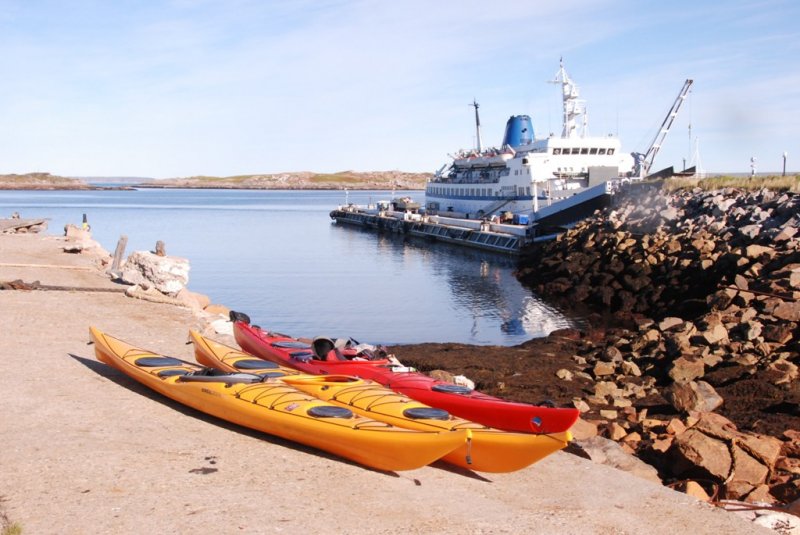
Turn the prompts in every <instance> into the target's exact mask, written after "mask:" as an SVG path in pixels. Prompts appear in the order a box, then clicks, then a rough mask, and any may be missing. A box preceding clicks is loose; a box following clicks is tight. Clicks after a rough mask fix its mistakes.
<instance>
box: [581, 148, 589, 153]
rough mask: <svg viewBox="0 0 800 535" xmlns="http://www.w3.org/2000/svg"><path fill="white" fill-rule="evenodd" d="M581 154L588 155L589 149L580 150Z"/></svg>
mask: <svg viewBox="0 0 800 535" xmlns="http://www.w3.org/2000/svg"><path fill="white" fill-rule="evenodd" d="M581 154H589V148H588V147H584V148H582V149H581Z"/></svg>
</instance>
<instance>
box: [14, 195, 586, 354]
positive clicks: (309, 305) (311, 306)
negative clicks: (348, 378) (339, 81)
mask: <svg viewBox="0 0 800 535" xmlns="http://www.w3.org/2000/svg"><path fill="white" fill-rule="evenodd" d="M345 195H347V200H348V201H349V202H355V203H359V204H366V203H368V202H374V201H377V200H381V199H389V198H391V196H392V193H391V192H389V191H367V192H352V191H351V192H349V193H347V194H346V193H345V192H342V191H243V190H161V189H141V190H135V191H54V192H50V191H0V217H9V216H10V214H11V213H12V212H15V211H16V212H19V213H20V215H21V216H22V217H24V218H38V217H48V218H50V223H49V228H48V233H50V234H58V235H62V234H63V228H64V225H65V224H67V223H74V224H76V225H80V223H81V221H82V217H83V214H86V216H87V218H88V222H89V224H90V225H91V229H92V235H93V237H94V239H96V240H97V241H98V242H100V244H101V245H103V247H104V248H105V249H107V250H108V251H110V252H113V251H114V248H115V247H116V244H117V240H118V239H119V237H120V235H123V234H124V235H127V236H128V247H127V250H126V254H129V253H130V252H132V251H134V250H153V249H154V248H155V244H156V241H158V240H162V241H164V243H165V244H166V250H167V254H169V255H174V256H181V257H185V258H188V259H189V260H190V265H191V270H190V274H189V276H190V279H189V289H190V290H192V291H195V292H200V293H204V294H207V295H208V296H209V297H210V298H211V300H212V302H215V303H221V304H224V305H226V306H228V307H230V308H232V309H234V310H239V311H242V312H246V313H247V314H249V315H250V317H251V318H252V320H253V322H254V323H257V324H259V325H261V326H262V327H264V328H269V329H272V330H278V331H281V332H286V333H289V334H293V335H296V336H316V335H327V336H344V335H347V336H352V337H354V338H356V339H358V340H361V341H369V342H373V343H386V344H395V343H420V342H463V343H469V344H479V345H514V344H518V343H521V342H523V341H526V340H529V339H531V338H535V337H540V336H546V335H547V334H548V333H549V332H551V331H553V330H555V329H558V328H562V327H566V326H569V325H572V324H573V322H572V321H571V320H570V319H568V318H567V317H565V316H564V315H562V314H561V313H560V312H559V311H558V310H556V309H554V308H552V307H550V306H547V305H546V304H544V303H543V302H542V301H541V300H539V299H538V298H537V297H536V296H535V295H532V294H531V292H530V291H528V290H526V289H524V288H523V287H522V286H521V285H520V284H519V283H518V282H517V280H516V278H515V277H514V275H513V273H512V272H513V269H514V262H513V261H512V260H511V259H506V258H503V257H498V256H495V255H488V254H483V253H479V252H475V251H469V250H465V249H462V248H459V247H454V246H449V245H445V244H430V243H427V242H421V241H414V240H413V239H411V238H409V239H405V240H404V239H403V238H402V237H400V236H393V235H378V234H375V233H373V232H370V231H366V230H361V229H357V228H352V227H346V226H340V225H337V224H335V223H333V222H332V221H331V219H330V217H329V216H328V213H329V212H330V211H331V210H332V209H333V208H334V207H336V206H337V205H338V204H343V203H344V202H345V200H346V198H345ZM403 195H409V196H411V197H412V198H415V199H416V200H419V201H422V200H423V193H422V192H411V193H410V194H408V193H407V192H403ZM122 334H124V333H120V335H122Z"/></svg>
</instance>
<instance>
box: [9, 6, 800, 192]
mask: <svg viewBox="0 0 800 535" xmlns="http://www.w3.org/2000/svg"><path fill="white" fill-rule="evenodd" d="M560 57H563V58H564V62H565V65H566V68H567V71H568V72H569V74H570V75H571V76H572V78H573V79H574V80H575V81H576V82H577V83H578V85H579V87H580V90H581V96H582V97H583V98H585V99H586V100H587V102H588V110H589V121H590V123H589V132H590V134H593V135H605V134H609V133H613V134H616V135H619V137H620V138H621V139H622V144H623V148H624V149H626V150H628V151H643V150H645V149H646V148H647V146H648V145H649V143H650V141H651V140H652V138H653V137H654V136H655V135H656V132H657V129H658V127H659V125H660V124H661V121H662V120H663V118H664V116H665V114H666V112H667V110H668V109H669V107H670V106H671V105H672V102H673V101H674V100H675V97H676V96H677V94H678V91H679V90H680V88H681V86H682V85H683V82H684V80H685V79H686V78H692V79H694V81H695V82H694V86H693V89H692V93H691V96H690V98H689V99H688V100H687V102H686V103H685V104H684V106H683V108H682V109H681V111H680V114H679V117H678V119H677V120H676V122H675V124H674V125H673V129H672V130H671V132H670V133H669V136H668V137H667V140H666V143H665V145H664V148H663V149H662V151H661V153H660V154H659V156H658V158H657V159H656V162H655V164H654V168H662V167H665V166H668V165H675V166H676V167H680V166H682V165H683V161H684V159H685V160H686V161H687V163H691V162H692V158H693V152H694V147H695V145H699V154H700V158H701V164H702V166H703V168H705V169H706V170H708V171H710V172H749V170H750V158H751V157H753V156H754V157H756V164H757V171H758V172H768V171H780V170H781V168H782V162H783V159H782V155H783V153H784V152H787V153H788V158H787V162H788V168H789V169H790V170H791V169H800V164H797V162H800V143H799V142H798V141H799V140H800V136H799V135H798V131H800V98H798V97H800V2H796V1H795V0H763V1H737V0H732V1H726V2H718V1H713V2H706V1H702V0H695V1H692V2H690V1H683V0H673V1H670V2H663V1H649V0H643V1H633V0H632V1H611V0H585V1H572V0H559V1H548V0H541V1H532V0H529V1H502V0H500V1H492V2H486V1H458V2H457V1H449V0H439V1H435V2H433V1H393V2H390V1H377V0H376V1H350V0H340V1H335V0H331V1H326V0H319V1H311V0H287V1H255V0H254V1H248V0H226V1H212V0H174V1H146V0H138V1H136V0H119V1H113V0H83V1H78V0H76V1H70V0H63V1H59V0H0V80H1V81H0V174H5V173H27V172H33V171H45V172H50V173H53V174H58V175H64V176H142V177H156V178H166V177H179V176H192V175H200V174H203V175H215V176H231V175H238V174H252V173H277V172H285V171H317V172H334V171H341V170H348V169H352V170H357V171H368V170H392V169H399V170H404V171H434V170H436V169H437V168H438V167H440V166H441V164H443V163H445V161H446V160H447V154H448V153H453V152H454V151H456V150H457V149H459V148H468V147H471V146H473V144H474V128H473V115H472V110H471V108H470V107H469V103H470V102H472V99H473V98H475V99H477V100H478V102H479V103H480V105H481V108H480V111H481V122H482V126H483V129H482V131H483V139H484V143H485V144H490V145H492V144H494V145H497V144H499V143H500V141H501V139H502V135H503V129H504V126H505V122H506V120H507V119H508V117H509V116H510V115H514V114H523V113H524V114H529V115H530V116H531V117H532V119H533V123H534V130H535V132H536V135H537V136H539V135H546V134H547V133H549V132H556V133H559V132H560V128H561V126H560V121H561V116H560V94H559V89H558V87H557V86H555V85H551V84H547V83H546V81H547V80H551V79H552V78H553V77H554V76H555V74H556V72H557V70H558V62H559V58H560ZM689 125H691V128H690V127H689Z"/></svg>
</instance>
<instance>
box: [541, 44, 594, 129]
mask: <svg viewBox="0 0 800 535" xmlns="http://www.w3.org/2000/svg"><path fill="white" fill-rule="evenodd" d="M550 83H553V84H561V96H562V100H563V106H564V129H563V130H562V131H561V137H564V138H568V137H577V135H578V132H577V130H578V124H577V123H578V121H577V119H578V117H579V116H581V115H583V125H582V127H581V133H580V137H585V136H586V131H587V128H588V126H589V114H588V112H587V111H586V101H585V100H582V99H580V98H578V97H579V96H580V93H579V92H578V86H577V85H576V84H575V82H573V81H572V80H571V79H570V77H569V75H568V74H567V71H566V69H564V58H561V59H560V60H559V69H558V73H556V77H555V79H554V80H551V81H550Z"/></svg>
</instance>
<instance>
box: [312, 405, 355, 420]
mask: <svg viewBox="0 0 800 535" xmlns="http://www.w3.org/2000/svg"><path fill="white" fill-rule="evenodd" d="M306 413H307V414H308V415H309V416H315V417H317V418H352V417H353V412H352V411H351V410H350V409H346V408H344V407H338V406H336V405H316V406H314V407H311V408H310V409H308V411H306Z"/></svg>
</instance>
